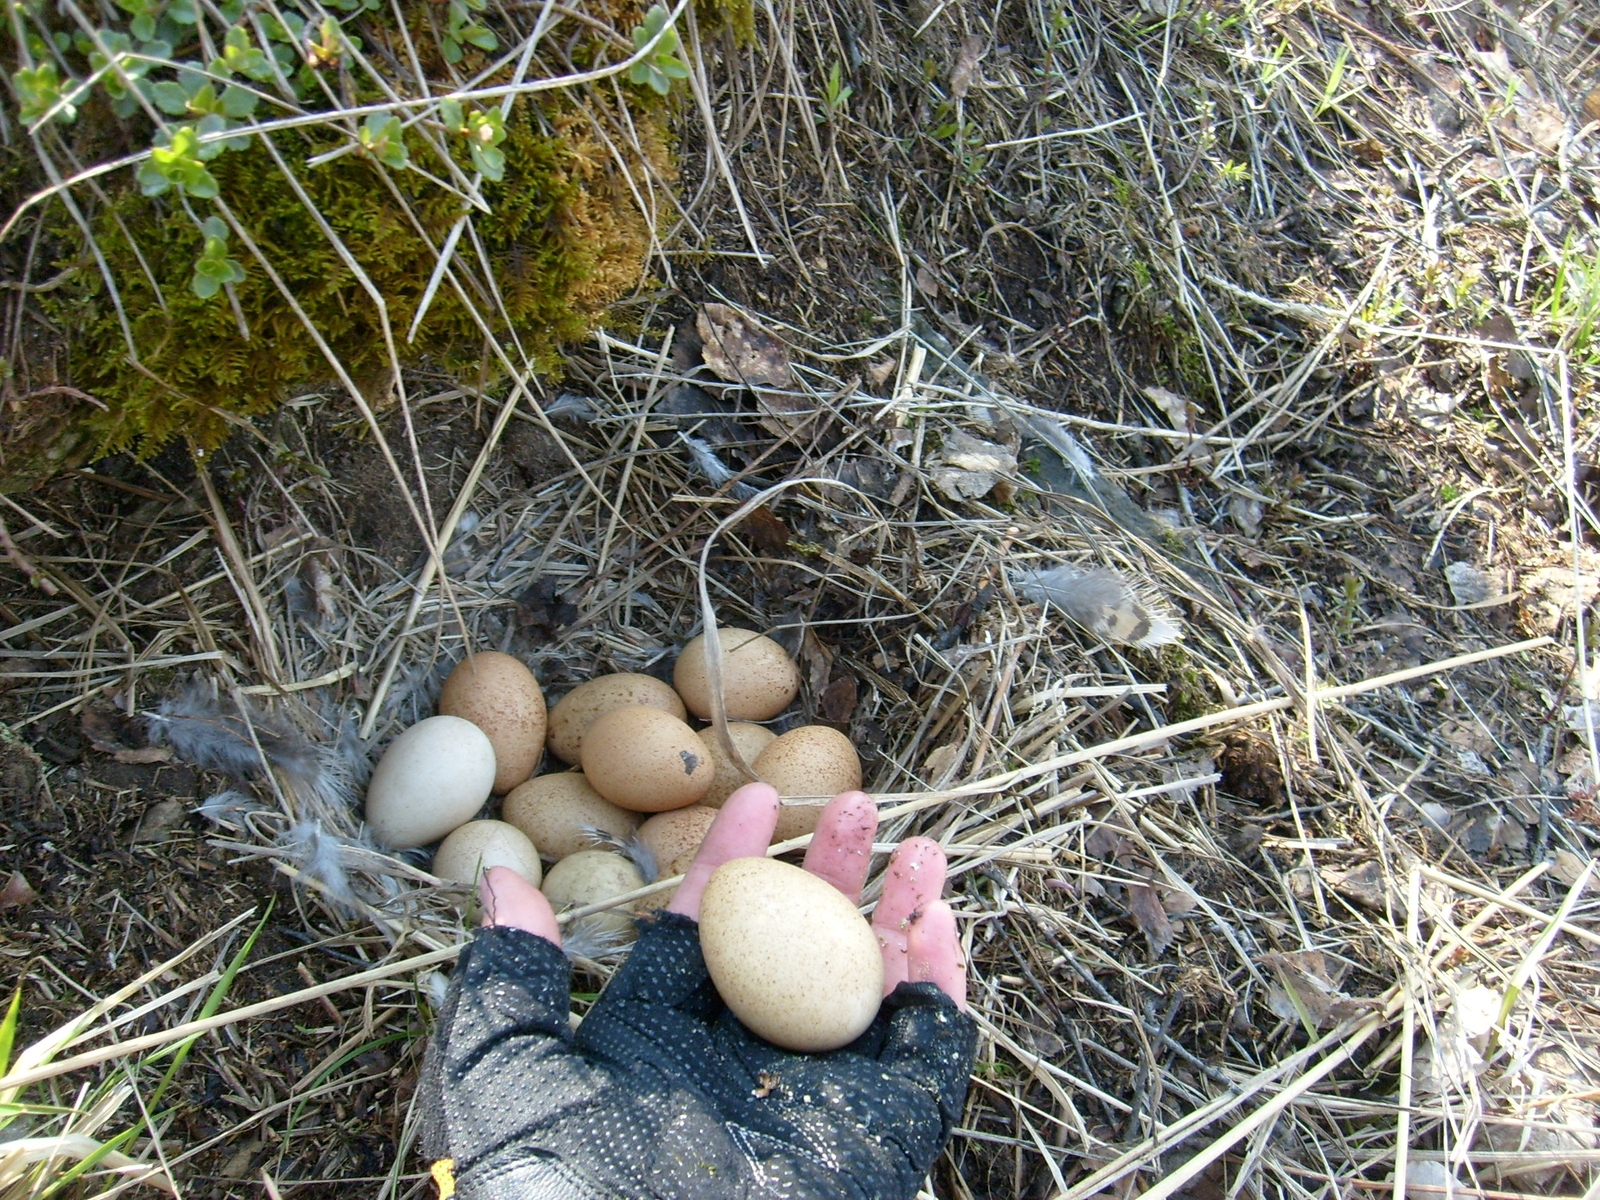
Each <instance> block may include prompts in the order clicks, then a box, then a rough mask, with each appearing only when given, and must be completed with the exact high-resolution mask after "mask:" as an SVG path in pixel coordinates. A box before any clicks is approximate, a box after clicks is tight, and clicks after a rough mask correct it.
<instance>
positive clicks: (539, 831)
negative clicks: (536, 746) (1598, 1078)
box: [500, 771, 639, 862]
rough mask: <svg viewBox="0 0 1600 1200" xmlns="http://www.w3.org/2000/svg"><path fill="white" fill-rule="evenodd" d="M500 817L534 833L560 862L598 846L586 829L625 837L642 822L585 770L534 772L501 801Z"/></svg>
mask: <svg viewBox="0 0 1600 1200" xmlns="http://www.w3.org/2000/svg"><path fill="white" fill-rule="evenodd" d="M500 816H501V818H502V819H503V820H506V821H509V822H510V823H511V824H513V825H515V826H516V827H517V828H518V829H520V830H522V832H523V833H525V834H527V835H528V836H529V837H530V838H532V839H533V844H534V845H535V846H537V847H539V853H540V854H542V855H544V857H545V858H548V859H551V860H553V861H558V862H559V861H560V860H561V859H563V858H566V857H567V855H569V854H576V853H577V852H578V851H579V850H592V849H594V842H593V841H591V840H590V837H589V834H588V833H587V832H586V830H589V829H597V830H599V831H600V832H601V833H604V834H609V835H610V836H611V837H613V838H615V839H616V840H617V841H619V842H620V841H625V840H626V839H627V838H629V837H631V836H633V831H634V830H635V829H636V828H638V825H639V817H638V814H637V813H631V812H629V811H628V810H627V809H625V808H618V807H617V806H616V805H615V804H613V803H611V801H609V800H607V799H606V798H605V797H604V796H602V795H601V794H600V793H599V792H597V791H595V790H594V789H593V788H592V787H590V786H589V781H588V780H587V779H585V778H584V777H583V772H582V771H558V772H556V773H555V774H552V775H536V776H534V777H533V778H532V779H530V780H528V782H527V783H524V784H522V785H520V786H518V787H516V788H513V789H512V790H511V792H510V794H509V795H507V796H506V798H505V799H504V800H503V801H501V802H500Z"/></svg>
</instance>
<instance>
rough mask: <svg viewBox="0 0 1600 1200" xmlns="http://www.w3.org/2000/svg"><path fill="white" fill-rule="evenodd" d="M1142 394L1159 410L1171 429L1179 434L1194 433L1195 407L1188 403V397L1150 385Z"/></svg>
mask: <svg viewBox="0 0 1600 1200" xmlns="http://www.w3.org/2000/svg"><path fill="white" fill-rule="evenodd" d="M1144 394H1145V395H1146V396H1147V397H1148V398H1149V399H1150V400H1151V402H1152V403H1154V404H1155V406H1156V407H1157V408H1159V409H1160V410H1161V411H1162V412H1163V413H1164V414H1165V415H1166V418H1167V420H1168V421H1170V422H1171V423H1172V427H1173V428H1174V429H1176V430H1177V431H1178V432H1179V433H1193V432H1194V414H1195V412H1196V409H1195V406H1194V405H1193V404H1191V403H1190V402H1189V399H1188V397H1186V396H1180V395H1178V393H1177V392H1169V391H1168V390H1167V389H1166V388H1164V387H1158V386H1156V385H1155V384H1151V385H1150V386H1149V387H1147V388H1145V389H1144Z"/></svg>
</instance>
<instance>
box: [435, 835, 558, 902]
mask: <svg viewBox="0 0 1600 1200" xmlns="http://www.w3.org/2000/svg"><path fill="white" fill-rule="evenodd" d="M490 867H510V868H511V869H512V870H513V871H515V872H516V873H517V874H518V875H520V876H522V877H523V878H524V879H526V880H527V881H528V882H529V883H531V884H533V886H534V887H538V886H539V883H540V881H541V880H542V879H543V877H544V868H543V867H542V866H541V865H540V863H539V851H538V850H537V849H536V848H535V847H534V844H533V843H532V842H530V841H529V840H528V835H527V834H525V833H523V832H522V831H521V830H520V829H517V828H515V827H514V826H511V825H507V824H506V823H505V822H504V821H468V822H467V823H466V824H465V825H463V826H461V827H460V828H459V829H456V830H454V831H453V832H452V833H451V834H450V836H448V837H447V838H445V839H444V841H442V842H440V843H439V848H438V849H437V850H435V851H434V854H433V873H434V874H435V875H437V876H438V877H439V878H440V879H449V880H452V881H454V882H455V883H464V884H466V885H467V886H468V887H473V886H475V885H476V884H477V882H478V877H479V876H480V875H482V874H483V873H484V872H485V871H487V870H488V869H489V868H490Z"/></svg>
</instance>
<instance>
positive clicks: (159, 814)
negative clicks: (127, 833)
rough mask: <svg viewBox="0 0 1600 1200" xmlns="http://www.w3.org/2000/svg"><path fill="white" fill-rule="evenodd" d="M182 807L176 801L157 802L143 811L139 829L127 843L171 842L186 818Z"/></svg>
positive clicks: (136, 844) (138, 844)
mask: <svg viewBox="0 0 1600 1200" xmlns="http://www.w3.org/2000/svg"><path fill="white" fill-rule="evenodd" d="M187 815H188V814H187V813H185V811H184V807H183V805H181V804H179V803H178V802H177V801H176V800H171V799H168V800H158V801H156V802H155V803H154V804H152V805H151V806H150V807H149V808H147V809H145V811H144V816H142V817H140V818H139V827H138V828H137V829H135V830H134V831H133V836H132V837H131V838H130V839H129V841H130V842H131V843H132V844H133V845H135V846H140V845H145V844H147V843H150V842H166V841H171V840H172V838H174V837H175V836H177V832H178V829H179V828H180V827H181V826H182V825H183V823H184V820H185V819H186V817H187Z"/></svg>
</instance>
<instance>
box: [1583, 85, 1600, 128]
mask: <svg viewBox="0 0 1600 1200" xmlns="http://www.w3.org/2000/svg"><path fill="white" fill-rule="evenodd" d="M1583 115H1584V116H1585V117H1587V118H1588V119H1589V120H1591V121H1600V87H1593V88H1590V89H1589V94H1588V95H1587V96H1585V97H1584V98H1583Z"/></svg>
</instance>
